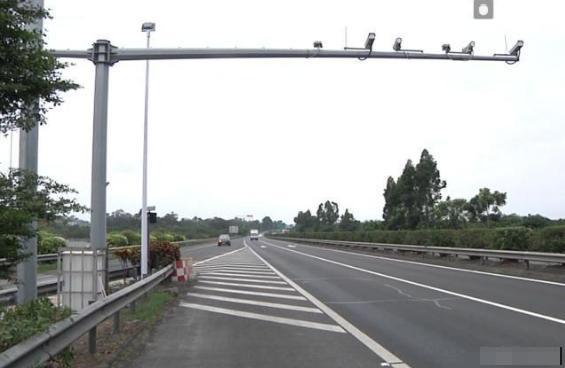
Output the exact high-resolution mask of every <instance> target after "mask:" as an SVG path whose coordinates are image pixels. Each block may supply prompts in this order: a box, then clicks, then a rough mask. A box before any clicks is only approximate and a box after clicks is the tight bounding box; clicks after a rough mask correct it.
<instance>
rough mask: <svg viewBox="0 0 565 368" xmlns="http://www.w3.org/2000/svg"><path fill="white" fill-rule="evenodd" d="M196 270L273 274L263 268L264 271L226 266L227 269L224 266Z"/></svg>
mask: <svg viewBox="0 0 565 368" xmlns="http://www.w3.org/2000/svg"><path fill="white" fill-rule="evenodd" d="M196 269H197V270H200V271H213V270H218V271H219V270H226V271H228V270H234V271H238V272H239V271H244V272H245V271H248V272H263V273H268V274H270V273H272V272H271V270H269V269H268V268H262V269H259V268H240V267H235V266H226V267H223V266H217V267H196Z"/></svg>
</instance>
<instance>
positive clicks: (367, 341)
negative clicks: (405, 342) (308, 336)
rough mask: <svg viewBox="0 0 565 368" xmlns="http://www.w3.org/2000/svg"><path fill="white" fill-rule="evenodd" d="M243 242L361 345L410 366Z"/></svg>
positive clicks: (392, 362) (379, 354)
mask: <svg viewBox="0 0 565 368" xmlns="http://www.w3.org/2000/svg"><path fill="white" fill-rule="evenodd" d="M243 244H244V245H245V246H246V247H248V248H249V250H250V251H251V252H252V253H253V254H255V255H256V256H257V257H258V258H259V259H260V260H261V261H263V262H265V264H266V265H267V266H269V267H270V268H271V269H272V270H273V272H275V273H276V274H277V275H279V276H280V278H281V279H283V280H284V281H286V282H287V283H288V284H289V285H290V286H292V287H293V288H295V289H296V291H298V292H299V293H300V294H302V295H304V296H305V297H306V298H307V299H308V300H309V301H310V302H311V303H312V304H314V305H315V306H316V307H318V308H319V309H321V310H322V312H324V313H325V314H327V315H328V316H329V317H330V318H331V319H333V320H334V321H335V322H336V323H337V324H338V325H340V326H341V327H343V329H345V330H346V331H347V332H349V333H350V334H352V335H353V336H354V337H355V338H356V339H357V340H359V341H360V342H361V343H362V344H363V345H365V346H366V347H367V348H369V349H370V350H371V351H372V352H373V353H375V354H376V355H378V356H379V357H380V358H381V359H383V360H384V361H385V362H388V363H391V364H394V366H395V367H399V368H410V366H409V365H408V364H406V363H404V362H402V360H400V359H399V358H398V357H397V356H396V355H394V354H393V353H391V352H390V351H388V350H387V349H386V348H385V347H383V346H382V345H381V344H379V343H378V342H376V341H375V340H373V339H371V338H370V337H369V336H368V335H366V334H365V333H364V332H362V331H361V330H359V329H358V328H357V327H355V326H354V325H353V324H351V323H350V322H349V321H347V320H346V319H345V318H343V317H342V316H340V315H339V314H337V313H336V312H335V311H334V310H333V309H331V308H330V307H328V306H327V305H325V304H324V303H322V302H321V301H319V300H318V299H317V298H316V297H314V296H313V295H312V294H310V293H309V292H307V291H306V290H304V289H303V288H301V287H300V286H298V284H296V283H295V282H294V281H292V280H291V279H289V278H288V277H286V276H285V275H284V274H283V273H281V272H280V271H279V270H277V269H276V268H275V267H273V266H272V265H271V264H270V263H269V262H267V261H266V260H265V259H263V257H261V256H260V255H259V254H257V252H255V251H254V250H253V249H252V248H251V247H249V246H248V245H247V244H246V242H245V240H244V241H243ZM269 245H271V244H269ZM276 247H277V248H278V246H276ZM285 249H286V248H285ZM287 250H288V251H289V252H296V251H294V250H290V249H287ZM297 253H299V252H297Z"/></svg>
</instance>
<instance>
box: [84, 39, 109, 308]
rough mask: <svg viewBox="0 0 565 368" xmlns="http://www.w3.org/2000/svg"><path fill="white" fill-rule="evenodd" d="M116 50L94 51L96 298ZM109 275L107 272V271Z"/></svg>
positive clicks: (103, 44)
mask: <svg viewBox="0 0 565 368" xmlns="http://www.w3.org/2000/svg"><path fill="white" fill-rule="evenodd" d="M113 50H114V47H113V46H112V45H111V44H110V41H107V40H97V41H96V42H95V43H94V44H93V45H92V49H91V50H89V51H90V53H91V54H90V58H89V59H90V61H92V62H93V63H94V65H95V66H96V75H95V78H94V116H93V134H92V182H91V196H90V247H91V248H92V252H93V256H92V299H93V300H96V299H97V295H98V267H97V265H98V251H99V250H101V249H106V247H107V246H106V167H107V164H106V163H107V146H108V80H109V74H110V66H112V64H114V62H115V61H114V60H113V56H112V54H113ZM106 272H107V270H106Z"/></svg>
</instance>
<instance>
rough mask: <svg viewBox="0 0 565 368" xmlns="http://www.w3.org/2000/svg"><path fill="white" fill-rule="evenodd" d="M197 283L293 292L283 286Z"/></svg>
mask: <svg viewBox="0 0 565 368" xmlns="http://www.w3.org/2000/svg"><path fill="white" fill-rule="evenodd" d="M199 282H200V283H204V284H214V285H224V286H239V287H244V288H253V289H266V290H267V289H268V290H283V291H294V289H293V288H289V287H283V286H269V285H254V284H240V283H236V282H224V281H213V280H199Z"/></svg>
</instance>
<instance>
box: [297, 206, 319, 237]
mask: <svg viewBox="0 0 565 368" xmlns="http://www.w3.org/2000/svg"><path fill="white" fill-rule="evenodd" d="M294 223H295V224H296V226H295V229H296V231H299V232H302V231H307V230H313V229H315V228H317V227H318V218H316V216H312V213H310V210H307V211H305V212H302V211H299V212H298V215H296V217H295V218H294Z"/></svg>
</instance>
